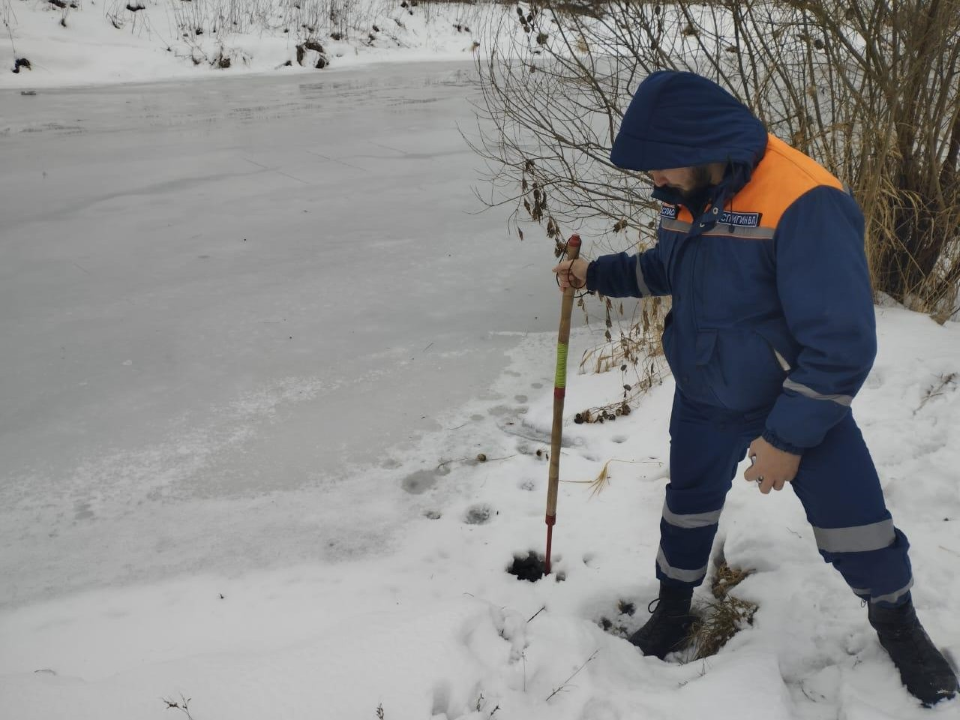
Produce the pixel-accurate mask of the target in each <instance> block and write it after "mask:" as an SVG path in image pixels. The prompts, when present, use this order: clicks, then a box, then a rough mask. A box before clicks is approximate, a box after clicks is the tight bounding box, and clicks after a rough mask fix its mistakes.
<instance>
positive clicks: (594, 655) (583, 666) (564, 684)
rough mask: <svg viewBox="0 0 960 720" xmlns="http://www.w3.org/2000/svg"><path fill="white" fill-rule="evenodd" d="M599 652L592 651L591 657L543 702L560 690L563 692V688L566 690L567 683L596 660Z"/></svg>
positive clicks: (548, 700)
mask: <svg viewBox="0 0 960 720" xmlns="http://www.w3.org/2000/svg"><path fill="white" fill-rule="evenodd" d="M599 652H600V651H599V650H594V651H593V655H591V656H590V657H588V658H587V659H586V661H585V662H584V663H583V665H581V666H580V667H578V668H577V669H576V670H574V671H573V675H571V676H570V677H568V678H567V679H566V680H564V681H563V682H562V683H561V684H560V687H558V688H557V689H556V690H554V691H553V692H552V693H550V695H549V696H547V699H546V701H545V702H550V698H552V697H553V696H554V695H556V694H557V693H558V692H560V691H561V690H563V689H564V688H566V687H567V683H569V682H570V681H571V680H573V679H574V678H575V677H576V676H577V674H578V673H579V672H580V671H581V670H583V669H584V668H585V667H586V666H587V665H588V664H589V663H590V662H591V661H592V660H593V659H594V658H596V657H597V655H598V654H599Z"/></svg>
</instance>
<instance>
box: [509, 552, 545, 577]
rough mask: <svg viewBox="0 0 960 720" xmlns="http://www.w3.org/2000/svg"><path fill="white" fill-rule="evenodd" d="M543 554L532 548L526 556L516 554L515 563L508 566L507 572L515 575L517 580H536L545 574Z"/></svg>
mask: <svg viewBox="0 0 960 720" xmlns="http://www.w3.org/2000/svg"><path fill="white" fill-rule="evenodd" d="M544 569H545V568H544V559H543V556H542V555H540V554H538V553H536V552H534V551H533V550H531V551H530V552H528V553H527V555H526V556H523V555H514V556H513V564H512V565H511V566H510V567H508V568H507V572H508V573H510V574H511V575H515V576H516V578H517V580H526V581H528V582H536V581H537V580H540V579H541V578H542V577H543V575H544Z"/></svg>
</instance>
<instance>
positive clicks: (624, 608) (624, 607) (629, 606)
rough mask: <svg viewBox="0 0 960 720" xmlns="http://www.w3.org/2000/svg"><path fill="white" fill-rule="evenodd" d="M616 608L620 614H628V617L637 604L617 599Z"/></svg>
mask: <svg viewBox="0 0 960 720" xmlns="http://www.w3.org/2000/svg"><path fill="white" fill-rule="evenodd" d="M617 610H619V611H620V614H621V615H629V616H630V617H633V614H634V613H635V612H636V611H637V606H636V604H635V603H632V602H630V601H628V600H618V601H617Z"/></svg>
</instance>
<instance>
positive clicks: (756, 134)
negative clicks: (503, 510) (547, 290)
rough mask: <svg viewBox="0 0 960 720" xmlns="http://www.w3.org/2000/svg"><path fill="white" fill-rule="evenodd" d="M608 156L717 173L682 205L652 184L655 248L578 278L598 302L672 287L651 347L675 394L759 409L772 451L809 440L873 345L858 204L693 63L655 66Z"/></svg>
mask: <svg viewBox="0 0 960 720" xmlns="http://www.w3.org/2000/svg"><path fill="white" fill-rule="evenodd" d="M610 157H611V160H612V161H613V163H614V164H616V165H617V166H618V167H622V168H627V169H631V170H641V171H648V170H663V169H669V168H680V167H692V166H699V165H706V164H708V163H714V162H726V163H727V169H726V173H725V175H724V179H723V181H722V182H721V183H720V184H719V185H716V186H711V187H709V188H708V189H707V190H706V191H705V194H704V195H703V196H702V197H701V198H698V199H697V200H695V201H692V202H688V201H685V199H684V198H683V197H682V196H681V195H680V194H679V193H676V192H675V191H672V190H670V189H664V188H656V189H655V190H654V192H653V196H654V197H655V198H657V199H659V200H661V201H663V203H664V205H663V208H662V212H661V216H660V227H659V231H658V238H657V244H656V245H655V246H654V247H653V248H651V249H649V250H647V251H645V252H643V253H640V254H639V255H628V254H627V253H620V254H617V255H606V256H602V257H600V258H598V259H597V260H595V261H593V262H592V263H591V264H590V266H589V270H588V273H587V287H588V288H589V289H590V290H595V291H598V292H600V293H601V294H603V295H607V296H610V297H647V296H651V295H672V296H673V309H672V310H671V311H670V313H669V314H668V315H667V318H666V323H665V326H664V333H663V347H664V351H665V353H666V357H667V361H668V362H669V364H670V367H671V369H672V370H673V374H674V376H675V378H676V381H677V386H678V388H679V390H680V392H682V393H683V394H684V395H685V396H686V397H688V398H690V399H691V400H694V401H696V402H699V403H703V404H707V405H711V406H716V407H719V408H722V409H725V410H729V411H734V412H736V413H752V412H757V411H768V415H767V421H766V431H765V433H764V438H765V439H766V440H767V441H768V442H770V443H771V444H772V445H774V446H775V447H778V448H780V449H782V450H786V451H788V452H792V453H796V454H802V452H803V451H804V449H806V448H810V447H814V446H816V445H818V444H819V443H820V442H821V441H822V440H823V437H824V435H826V433H827V431H829V430H830V428H832V427H833V426H834V425H835V424H836V423H837V422H839V421H840V420H841V419H842V418H843V417H844V416H845V415H846V414H847V413H849V412H850V404H851V402H852V400H853V398H854V396H855V395H856V394H857V392H858V390H859V389H860V387H861V385H862V384H863V382H864V380H865V379H866V377H867V374H868V373H869V371H870V368H871V366H872V364H873V360H874V356H875V354H876V325H875V317H874V308H873V299H872V293H871V287H870V277H869V272H868V269H867V261H866V256H865V253H864V236H863V232H864V228H863V216H862V214H861V212H860V209H859V207H858V206H857V203H856V202H855V201H854V199H853V198H852V197H851V196H850V194H849V193H847V192H846V191H845V190H844V189H843V186H842V185H841V183H840V182H839V181H838V180H837V179H836V178H835V177H833V176H832V175H830V173H828V172H827V171H826V170H824V169H823V168H822V167H821V166H820V165H818V164H817V163H815V162H814V161H813V160H811V159H810V158H809V157H807V156H806V155H804V154H802V153H800V152H799V151H797V150H794V149H793V148H791V147H789V146H788V145H786V144H785V143H783V142H781V141H779V140H777V139H776V138H775V137H773V136H772V135H768V134H767V132H766V129H765V128H764V126H763V124H762V123H761V122H760V121H759V120H758V119H757V118H756V117H754V115H753V114H752V113H751V112H750V111H749V109H747V108H746V107H745V106H744V105H742V104H741V103H740V102H739V101H737V100H736V99H735V98H734V97H733V96H732V95H730V94H729V93H727V92H726V91H725V90H723V89H722V88H720V87H719V86H718V85H716V84H715V83H713V82H711V81H709V80H707V79H705V78H702V77H699V76H697V75H694V74H691V73H681V72H673V71H663V72H658V73H655V74H653V75H651V76H650V77H648V78H647V79H646V80H644V81H643V82H642V83H641V84H640V86H639V88H638V89H637V91H636V94H635V95H634V98H633V101H632V102H631V104H630V107H629V108H628V110H627V112H626V114H625V116H624V118H623V123H622V124H621V127H620V131H619V133H618V135H617V138H616V140H615V142H614V145H613V150H612V152H611V155H610ZM691 206H692V207H691Z"/></svg>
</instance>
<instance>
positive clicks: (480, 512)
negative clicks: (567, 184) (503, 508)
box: [463, 503, 500, 525]
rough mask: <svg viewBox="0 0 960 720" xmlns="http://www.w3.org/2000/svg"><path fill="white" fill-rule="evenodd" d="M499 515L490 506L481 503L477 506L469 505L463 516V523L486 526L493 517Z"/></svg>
mask: <svg viewBox="0 0 960 720" xmlns="http://www.w3.org/2000/svg"><path fill="white" fill-rule="evenodd" d="M499 514H500V513H499V512H498V511H496V510H494V509H493V508H492V507H491V506H489V505H487V504H485V503H481V504H479V505H471V506H470V507H469V508H467V512H466V513H464V516H463V521H464V522H465V523H466V524H467V525H486V524H487V523H488V522H490V519H491V518H492V517H493V516H494V515H499Z"/></svg>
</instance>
